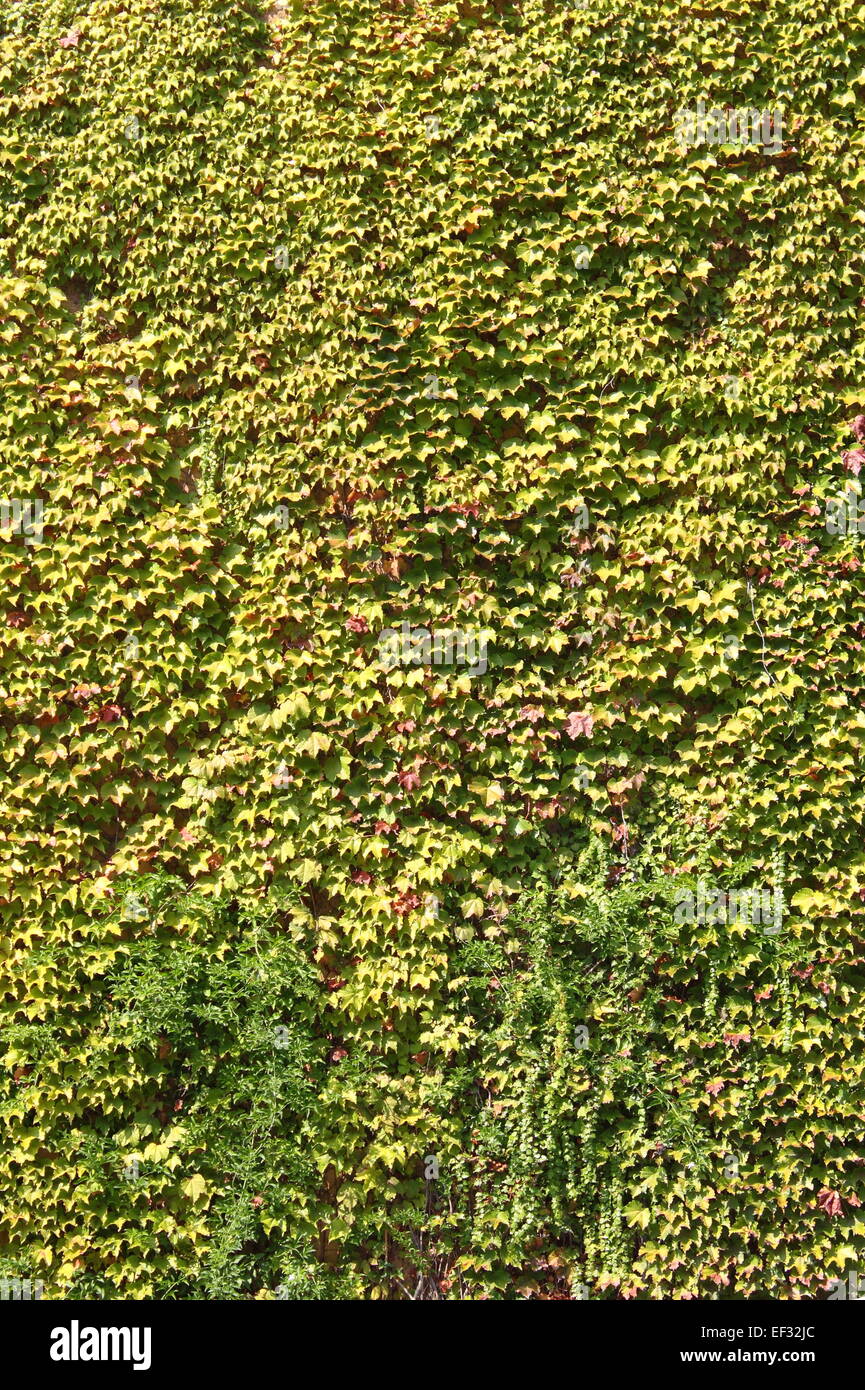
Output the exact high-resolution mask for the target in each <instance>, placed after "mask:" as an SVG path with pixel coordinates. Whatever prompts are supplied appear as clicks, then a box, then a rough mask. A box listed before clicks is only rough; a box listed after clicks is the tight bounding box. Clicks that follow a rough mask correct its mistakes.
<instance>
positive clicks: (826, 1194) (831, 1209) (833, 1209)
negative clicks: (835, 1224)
mask: <svg viewBox="0 0 865 1390" xmlns="http://www.w3.org/2000/svg"><path fill="white" fill-rule="evenodd" d="M817 1203H818V1205H819V1206H821V1207H822V1208H823V1210H824V1211H825V1213H826V1215H827V1216H843V1214H844V1208H843V1206H842V1205H841V1198H840V1196H839V1194H838V1193H837V1192H833V1191H832V1189H831V1188H828V1187H827V1188H824V1189H823V1191H822V1192H821V1193H820V1195H819V1197H818V1198H817Z"/></svg>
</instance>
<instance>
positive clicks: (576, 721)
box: [565, 710, 595, 738]
mask: <svg viewBox="0 0 865 1390" xmlns="http://www.w3.org/2000/svg"><path fill="white" fill-rule="evenodd" d="M594 727H595V721H594V719H593V718H592V716H591V715H590V714H578V713H577V712H576V711H575V710H573V711H572V712H571V713H570V714H569V715H568V722H567V724H566V725H565V733H566V734H570V736H571V738H577V737H578V736H579V735H580V734H584V735H585V736H586V738H589V737H591V733H592V729H593V728H594Z"/></svg>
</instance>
